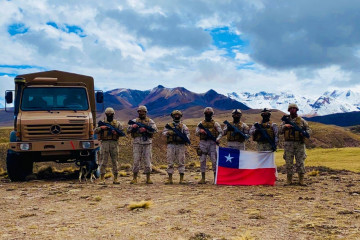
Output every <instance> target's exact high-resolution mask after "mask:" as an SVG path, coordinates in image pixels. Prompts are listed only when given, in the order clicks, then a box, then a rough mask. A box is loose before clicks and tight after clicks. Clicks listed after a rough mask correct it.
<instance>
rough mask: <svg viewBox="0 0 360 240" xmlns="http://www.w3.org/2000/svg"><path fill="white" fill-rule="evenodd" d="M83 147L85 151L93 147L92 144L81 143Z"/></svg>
mask: <svg viewBox="0 0 360 240" xmlns="http://www.w3.org/2000/svg"><path fill="white" fill-rule="evenodd" d="M81 146H82V148H84V149H87V148H90V147H91V143H90V142H81Z"/></svg>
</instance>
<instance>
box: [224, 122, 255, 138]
mask: <svg viewBox="0 0 360 240" xmlns="http://www.w3.org/2000/svg"><path fill="white" fill-rule="evenodd" d="M224 124H226V126H227V128H228V129H229V130H231V131H233V133H232V134H231V135H232V136H235V134H237V133H238V134H240V136H242V137H243V138H244V139H245V140H248V139H249V137H250V136H249V135H247V134H245V133H243V132H242V131H240V130H239V129H238V128H237V127H236V126H234V125H232V124H231V123H229V122H228V120H225V121H224Z"/></svg>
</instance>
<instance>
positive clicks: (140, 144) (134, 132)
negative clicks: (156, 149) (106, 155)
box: [127, 106, 157, 184]
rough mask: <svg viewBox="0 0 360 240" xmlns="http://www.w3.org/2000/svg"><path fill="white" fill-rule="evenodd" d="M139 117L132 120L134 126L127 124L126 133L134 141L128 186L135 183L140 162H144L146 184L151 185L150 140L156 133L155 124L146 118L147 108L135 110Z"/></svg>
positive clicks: (140, 107)
mask: <svg viewBox="0 0 360 240" xmlns="http://www.w3.org/2000/svg"><path fill="white" fill-rule="evenodd" d="M137 112H138V114H139V117H138V118H136V119H133V120H132V121H133V122H135V123H134V124H129V126H128V128H127V132H128V133H131V137H132V138H133V139H134V142H133V155H134V164H133V174H134V175H133V180H132V181H131V182H130V184H135V183H137V177H138V173H139V170H140V162H141V161H145V170H144V172H145V174H146V183H147V184H153V182H152V181H151V180H150V173H151V159H152V152H151V149H152V138H153V135H154V133H156V132H157V128H156V125H155V122H154V121H153V120H152V119H150V118H148V117H147V116H146V115H147V108H146V107H145V106H139V107H138V110H137ZM139 125H140V126H139Z"/></svg>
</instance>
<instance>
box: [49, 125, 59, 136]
mask: <svg viewBox="0 0 360 240" xmlns="http://www.w3.org/2000/svg"><path fill="white" fill-rule="evenodd" d="M50 132H51V133H52V134H59V133H60V132H61V127H60V126H59V125H52V126H51V128H50Z"/></svg>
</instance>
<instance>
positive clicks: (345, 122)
mask: <svg viewBox="0 0 360 240" xmlns="http://www.w3.org/2000/svg"><path fill="white" fill-rule="evenodd" d="M305 119H306V120H308V121H312V122H319V123H324V124H332V125H337V126H341V127H348V126H355V125H359V124H360V111H354V112H348V113H335V114H330V115H326V116H316V117H309V118H305Z"/></svg>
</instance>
